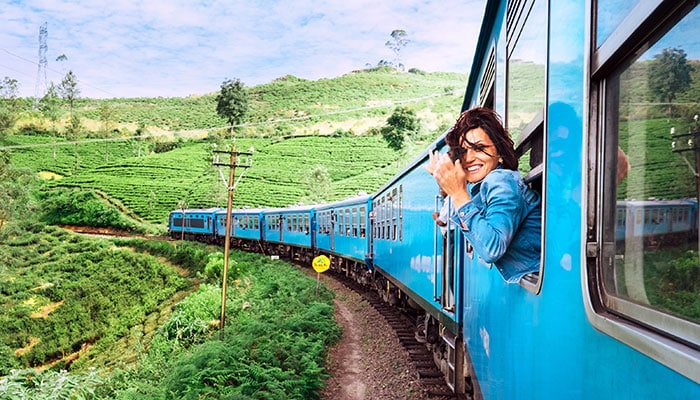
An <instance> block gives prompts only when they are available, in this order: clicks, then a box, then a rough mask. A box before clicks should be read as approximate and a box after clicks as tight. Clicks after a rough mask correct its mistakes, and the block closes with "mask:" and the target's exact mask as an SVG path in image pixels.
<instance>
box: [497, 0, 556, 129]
mask: <svg viewBox="0 0 700 400" xmlns="http://www.w3.org/2000/svg"><path fill="white" fill-rule="evenodd" d="M546 59H547V2H546V1H542V0H538V1H535V2H534V5H533V6H532V10H531V11H530V14H529V16H528V19H527V21H526V22H525V25H524V27H523V30H522V33H521V34H520V37H519V38H518V41H517V43H516V44H515V47H514V48H513V49H512V52H511V53H510V57H509V58H508V105H507V107H508V109H507V115H506V120H507V121H506V124H507V127H508V130H509V131H510V134H511V135H512V137H513V141H515V143H518V140H519V139H520V134H521V133H522V131H523V128H525V126H527V124H528V123H530V121H532V120H533V119H534V118H535V116H537V114H538V113H539V112H541V111H542V110H543V109H544V101H545V79H544V78H545V72H546V70H545V62H546Z"/></svg>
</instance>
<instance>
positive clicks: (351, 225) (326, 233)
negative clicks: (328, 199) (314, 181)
mask: <svg viewBox="0 0 700 400" xmlns="http://www.w3.org/2000/svg"><path fill="white" fill-rule="evenodd" d="M371 211H372V198H371V197H370V196H369V195H368V194H366V193H365V194H359V195H357V196H353V197H350V198H347V199H344V200H341V201H337V202H334V203H330V204H320V205H318V206H316V210H315V212H316V252H315V254H316V255H319V254H324V255H326V256H328V257H329V258H330V260H331V269H332V270H334V271H336V272H339V273H342V274H345V275H346V276H348V277H352V278H353V279H354V280H355V281H357V282H360V283H362V284H366V283H367V282H368V281H369V278H370V275H369V272H370V270H371V266H372V259H371V254H370V249H369V243H370V242H369V229H370V224H369V221H370V217H369V215H370V212H371Z"/></svg>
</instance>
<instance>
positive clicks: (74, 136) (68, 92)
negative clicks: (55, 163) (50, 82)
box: [58, 70, 81, 174]
mask: <svg viewBox="0 0 700 400" xmlns="http://www.w3.org/2000/svg"><path fill="white" fill-rule="evenodd" d="M58 93H59V94H60V95H61V97H62V98H63V99H64V100H65V101H66V102H67V103H68V109H69V111H70V122H69V123H68V126H67V127H66V138H67V139H68V140H73V141H75V147H74V154H75V170H74V172H73V173H74V174H77V173H78V164H79V162H78V136H79V134H80V130H81V124H80V118H79V117H78V116H77V115H75V113H74V112H73V111H74V106H75V100H76V99H77V98H78V96H79V95H80V89H78V80H77V79H76V77H75V74H73V71H72V70H70V71H68V73H67V74H66V76H65V78H63V80H62V81H61V84H60V85H58Z"/></svg>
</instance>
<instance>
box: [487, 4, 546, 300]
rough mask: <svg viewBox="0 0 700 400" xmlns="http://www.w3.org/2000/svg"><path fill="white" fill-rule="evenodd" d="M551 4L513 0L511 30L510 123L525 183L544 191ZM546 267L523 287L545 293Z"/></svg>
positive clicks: (529, 277)
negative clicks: (543, 281) (541, 277)
mask: <svg viewBox="0 0 700 400" xmlns="http://www.w3.org/2000/svg"><path fill="white" fill-rule="evenodd" d="M547 3H548V2H547V1H544V0H521V1H510V2H508V10H507V26H506V36H507V40H506V43H507V44H506V47H507V49H506V51H507V58H508V62H507V71H506V74H507V79H506V80H507V83H506V85H507V91H506V114H505V123H506V127H507V129H508V131H509V132H510V134H511V136H512V137H513V141H514V142H515V145H516V148H515V150H516V154H517V155H518V157H519V160H520V162H519V166H518V169H519V170H520V173H521V174H522V175H523V179H524V180H525V182H526V183H527V184H528V185H529V186H530V187H532V188H533V189H535V190H537V191H538V192H540V193H542V171H543V162H544V159H543V158H544V154H545V152H544V121H545V104H546V91H547V85H546V75H547V68H546V65H547V58H546V57H547V43H548V42H547V26H548V14H547V13H548V10H547ZM486 98H487V97H486ZM541 268H542V266H541V265H540V272H539V273H537V274H528V275H526V276H525V277H524V278H523V279H522V280H521V281H520V284H521V285H522V286H523V287H524V288H526V289H527V290H529V291H531V292H533V293H539V291H540V288H541V281H540V279H539V277H540V276H541V273H542V271H541Z"/></svg>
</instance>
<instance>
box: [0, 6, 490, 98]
mask: <svg viewBox="0 0 700 400" xmlns="http://www.w3.org/2000/svg"><path fill="white" fill-rule="evenodd" d="M0 3H1V4H0V79H3V78H4V77H6V76H7V77H10V78H11V79H16V80H17V81H18V82H19V92H20V93H19V94H20V96H22V97H29V96H34V95H35V94H36V93H39V95H40V96H41V95H43V93H45V84H49V83H51V82H53V83H55V84H58V83H60V81H61V80H62V79H63V78H64V77H65V75H66V73H67V72H68V71H69V70H71V71H73V73H74V74H75V76H76V78H77V80H78V89H79V90H80V97H87V98H115V97H159V96H160V97H185V96H189V95H201V94H206V93H212V92H216V91H218V90H219V88H220V87H221V84H222V83H223V82H224V81H225V80H227V79H239V80H240V81H241V82H242V83H243V84H244V85H245V86H247V87H250V86H256V85H259V84H263V83H268V82H271V81H273V80H275V79H277V78H279V77H283V76H285V75H294V76H296V77H299V78H304V79H309V80H318V79H322V78H334V77H338V76H341V75H344V74H346V73H349V72H351V71H353V70H358V69H363V68H366V67H367V66H376V65H377V63H378V62H379V61H380V60H387V61H393V60H394V53H393V52H392V51H391V49H390V48H389V47H387V46H386V45H385V43H386V42H387V41H388V40H391V32H392V31H393V30H395V29H401V30H404V31H405V32H406V34H407V35H406V38H407V39H408V40H409V42H408V44H407V45H406V46H405V47H404V48H403V49H402V50H401V51H400V55H401V60H402V61H403V64H404V65H405V66H406V68H418V69H421V70H424V71H428V72H435V71H441V72H460V73H468V72H469V68H470V66H471V60H472V57H473V53H474V49H475V46H476V41H477V37H478V34H479V28H480V24H481V18H482V17H483V9H484V3H485V1H484V0H461V1H459V0H393V1H392V0H320V1H313V0H281V1H275V0H260V1H255V0H248V1H246V0H199V1H197V0H141V1H137V0H109V1H104V0H1V1H0ZM44 23H46V31H47V35H46V45H47V47H46V50H45V54H46V67H45V68H43V69H42V68H40V62H39V61H40V41H39V37H40V34H39V32H40V28H41V26H42V25H43V24H44ZM61 56H65V57H61ZM63 58H65V59H64V60H60V59H63ZM57 59H59V60H57ZM37 83H38V85H37Z"/></svg>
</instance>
